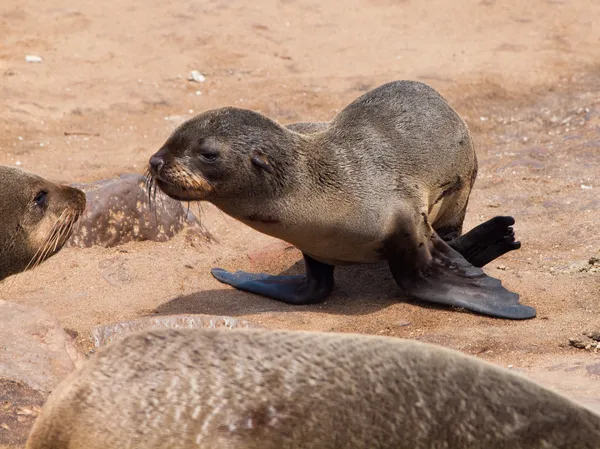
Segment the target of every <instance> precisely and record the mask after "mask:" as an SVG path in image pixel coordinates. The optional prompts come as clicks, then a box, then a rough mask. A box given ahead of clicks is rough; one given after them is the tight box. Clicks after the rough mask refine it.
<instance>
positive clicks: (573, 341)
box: [569, 338, 586, 349]
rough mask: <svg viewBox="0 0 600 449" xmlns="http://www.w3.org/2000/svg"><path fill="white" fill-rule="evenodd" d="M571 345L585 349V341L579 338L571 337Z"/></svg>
mask: <svg viewBox="0 0 600 449" xmlns="http://www.w3.org/2000/svg"><path fill="white" fill-rule="evenodd" d="M569 345H571V346H573V347H574V348H577V349H585V346H586V345H585V343H584V342H583V341H581V340H580V339H578V338H569Z"/></svg>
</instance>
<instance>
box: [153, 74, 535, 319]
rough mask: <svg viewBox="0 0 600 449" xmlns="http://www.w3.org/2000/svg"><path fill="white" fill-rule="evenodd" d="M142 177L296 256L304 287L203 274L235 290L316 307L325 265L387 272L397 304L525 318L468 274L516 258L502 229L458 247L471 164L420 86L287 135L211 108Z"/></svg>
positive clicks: (263, 120)
mask: <svg viewBox="0 0 600 449" xmlns="http://www.w3.org/2000/svg"><path fill="white" fill-rule="evenodd" d="M149 169H150V172H151V175H152V178H153V179H154V181H155V182H156V184H157V185H158V187H159V188H160V189H161V190H162V191H163V192H165V193H166V194H168V195H170V196H171V197H173V198H176V199H180V200H184V201H191V200H205V201H210V202H211V203H213V204H214V205H216V206H217V207H218V208H220V209H221V210H222V211H224V212H225V213H227V214H229V215H231V216H232V217H234V218H236V219H238V220H240V221H242V222H244V223H246V224H248V225H249V226H251V227H253V228H254V229H256V230H258V231H261V232H263V233H266V234H269V235H271V236H274V237H277V238H279V239H282V240H285V241H287V242H289V243H291V244H293V245H295V246H296V247H297V248H299V249H300V250H301V251H302V253H303V255H304V260H305V264H306V275H305V276H269V275H267V274H262V273H261V274H252V273H245V272H240V271H238V272H236V273H230V272H227V271H225V270H223V269H220V268H215V269H213V270H212V273H213V275H214V276H215V277H216V278H217V279H219V280H220V281H222V282H225V283H227V284H230V285H232V286H234V287H236V288H238V289H241V290H245V291H248V292H252V293H256V294H260V295H264V296H267V297H270V298H273V299H277V300H279V301H284V302H286V303H288V304H314V303H318V302H322V301H324V300H325V299H326V298H327V297H328V296H329V295H330V293H331V291H332V289H333V271H334V266H335V265H344V264H353V263H373V262H379V261H383V260H385V261H387V262H388V264H389V267H390V270H391V272H392V275H393V277H394V279H395V281H396V282H397V283H398V285H400V287H401V288H402V289H403V291H404V293H405V294H406V295H407V296H408V297H411V298H414V299H418V300H423V301H430V302H434V303H438V304H445V305H450V306H457V307H462V308H465V309H469V310H472V311H475V312H479V313H483V314H487V315H491V316H496V317H503V318H511V319H524V318H531V317H534V316H535V314H536V312H535V309H534V308H532V307H528V306H525V305H522V304H520V303H519V296H518V295H517V294H516V293H513V292H510V291H508V290H506V289H505V288H504V287H503V286H502V285H501V283H500V281H499V280H497V279H494V278H491V277H489V276H487V275H485V273H484V272H483V271H482V270H481V268H480V267H482V266H484V265H485V264H487V263H488V262H490V261H492V260H494V259H495V258H497V257H499V256H501V255H502V254H504V253H506V252H508V251H511V250H514V249H517V248H519V247H520V243H519V242H516V241H515V237H514V233H513V229H512V225H513V224H514V219H513V218H512V217H494V218H492V219H491V220H489V221H487V222H485V223H483V224H481V225H479V226H478V227H476V228H474V229H473V230H471V231H470V232H468V233H467V234H465V235H461V234H462V226H463V220H464V217H465V212H466V208H467V203H468V200H469V195H470V192H471V188H472V185H473V182H474V181H475V177H476V174H477V158H476V155H475V151H474V149H473V144H472V141H471V137H470V134H469V131H468V129H467V126H466V124H465V123H464V121H463V120H462V119H461V118H460V117H459V115H458V114H457V113H456V112H455V111H454V110H453V109H452V108H451V107H450V105H449V104H448V103H447V102H446V100H445V99H444V98H442V97H441V96H440V95H439V94H438V93H437V92H436V91H435V90H434V89H432V88H431V87H429V86H426V85H425V84H422V83H419V82H413V81H397V82H392V83H388V84H384V85H382V86H380V87H378V88H376V89H374V90H372V91H370V92H367V93H366V94H364V95H363V96H361V97H359V98H358V99H357V100H355V101H354V102H352V103H351V104H350V105H348V106H347V107H346V108H344V109H343V110H342V111H341V112H340V113H339V114H338V115H337V116H336V117H334V119H333V120H332V121H331V122H327V123H322V122H321V123H297V124H293V125H289V126H288V127H287V128H286V127H284V126H281V125H279V124H278V123H276V122H274V121H273V120H270V119H269V118H267V117H265V116H263V115H261V114H259V113H256V112H252V111H249V110H244V109H236V108H221V109H216V110H211V111H208V112H205V113H203V114H200V115H198V116H196V117H194V118H192V119H190V120H188V121H187V122H185V123H183V124H182V125H180V126H179V127H178V128H177V129H176V130H175V131H174V132H173V133H172V135H171V136H170V137H169V138H168V140H167V141H166V143H165V144H164V145H163V147H162V148H161V149H160V150H159V151H158V152H157V153H155V154H154V155H153V156H152V157H151V159H150V164H149Z"/></svg>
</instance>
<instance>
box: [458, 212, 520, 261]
mask: <svg viewBox="0 0 600 449" xmlns="http://www.w3.org/2000/svg"><path fill="white" fill-rule="evenodd" d="M514 224H515V219H514V218H513V217H507V216H497V217H494V218H492V219H490V220H488V221H486V222H485V223H482V224H480V225H479V226H476V227H474V228H473V229H471V230H470V231H469V232H467V233H466V234H464V235H462V236H460V237H457V238H455V239H454V240H452V241H450V242H448V244H449V245H450V246H451V247H452V248H454V249H455V250H456V251H458V252H459V253H460V254H461V255H462V256H463V257H464V258H465V259H467V260H468V261H469V262H470V263H471V264H473V265H475V266H476V267H483V266H485V265H487V264H488V263H490V262H491V261H492V260H494V259H496V258H498V257H500V256H501V255H503V254H505V253H507V252H509V251H513V250H515V249H519V248H520V247H521V242H517V241H515V232H514V230H513V228H512V225H514Z"/></svg>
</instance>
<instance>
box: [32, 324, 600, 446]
mask: <svg viewBox="0 0 600 449" xmlns="http://www.w3.org/2000/svg"><path fill="white" fill-rule="evenodd" d="M124 447H127V448H130V449H138V448H139V449H159V448H160V449H163V448H170V449H192V448H198V447H201V448H206V449H228V448H230V449H234V448H235V449H259V448H260V449H292V448H304V449H313V448H314V449H338V448H339V449H342V448H344V449H345V448H354V449H362V448H364V449H366V448H370V449H388V448H389V449H435V448H440V449H441V448H446V449H504V448H512V449H542V448H543V449H593V448H595V449H597V448H598V447H600V416H598V415H596V414H594V413H592V412H591V411H589V410H588V409H586V408H584V407H582V406H580V405H578V404H576V403H574V402H572V401H570V400H568V399H566V398H564V397H562V396H560V395H558V394H556V393H554V392H552V391H550V390H548V389H545V388H543V387H541V386H539V385H537V384H535V383H533V382H532V381H530V380H527V379H526V378H524V377H522V376H520V375H518V374H514V373H511V372H509V371H507V370H505V369H502V368H499V367H497V366H495V365H492V364H489V363H486V362H483V361H481V360H478V359H476V358H474V357H470V356H466V355H464V354H462V353H459V352H457V351H453V350H448V349H445V348H442V347H438V346H434V345H430V344H425V343H420V342H416V341H410V340H402V339H397V338H391V337H375V336H365V335H355V334H335V333H313V332H298V331H272V330H196V329H193V330H190V329H186V330H173V329H170V330H157V331H150V332H144V333H140V334H137V335H130V336H128V337H126V338H125V339H124V340H122V341H121V342H118V343H115V344H112V345H109V346H108V347H107V348H105V349H103V350H101V351H100V352H99V353H98V354H96V355H95V356H93V357H92V358H91V360H90V361H88V362H87V364H86V365H85V366H84V367H83V368H82V369H81V370H79V371H77V372H75V373H74V374H72V375H71V376H70V377H69V378H67V379H66V380H65V381H63V382H62V383H61V384H60V385H59V387H57V389H56V390H55V391H53V392H52V394H51V396H50V398H49V399H48V401H47V403H46V404H45V406H44V408H43V410H42V413H41V415H40V416H39V418H38V420H37V422H36V423H35V425H34V427H33V430H32V432H31V435H30V437H29V441H28V442H27V446H26V448H27V449H112V448H115V449H116V448H124Z"/></svg>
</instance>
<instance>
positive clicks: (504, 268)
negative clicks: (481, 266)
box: [496, 265, 508, 271]
mask: <svg viewBox="0 0 600 449" xmlns="http://www.w3.org/2000/svg"><path fill="white" fill-rule="evenodd" d="M496 268H498V269H499V270H502V271H506V270H507V269H508V267H507V266H506V265H498V266H497V267H496Z"/></svg>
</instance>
